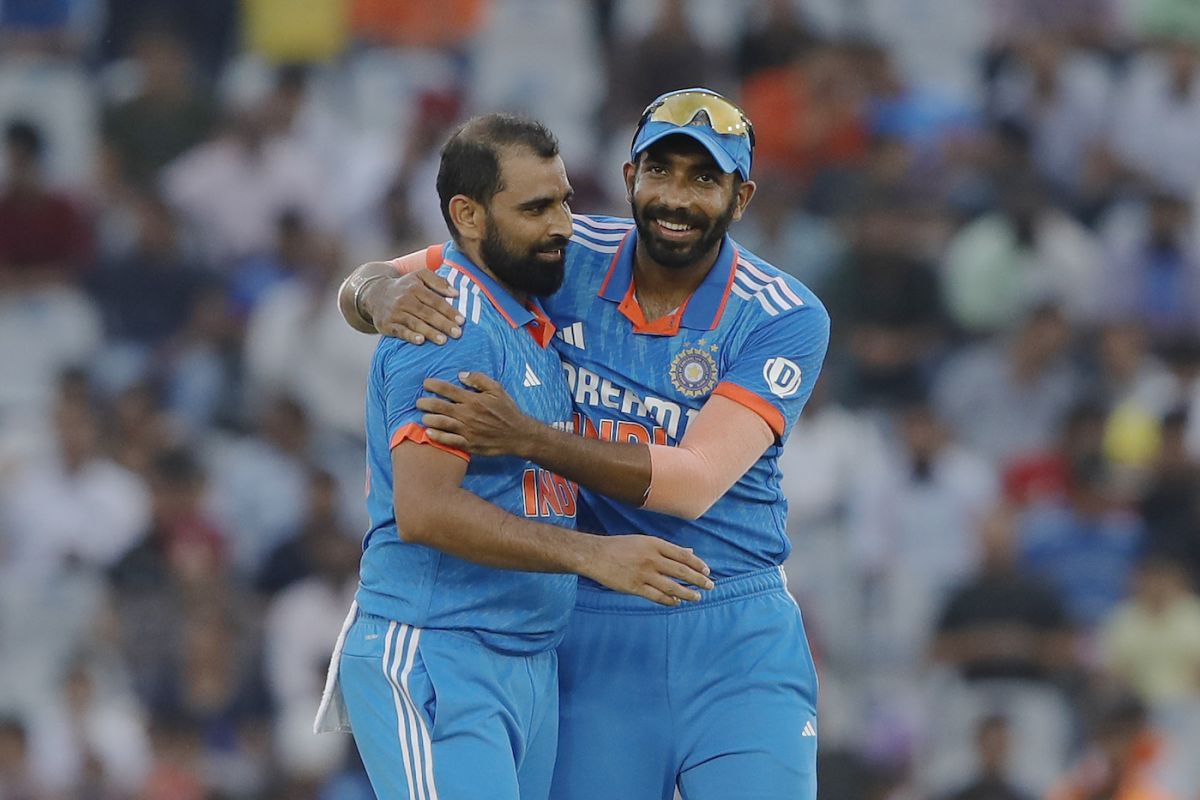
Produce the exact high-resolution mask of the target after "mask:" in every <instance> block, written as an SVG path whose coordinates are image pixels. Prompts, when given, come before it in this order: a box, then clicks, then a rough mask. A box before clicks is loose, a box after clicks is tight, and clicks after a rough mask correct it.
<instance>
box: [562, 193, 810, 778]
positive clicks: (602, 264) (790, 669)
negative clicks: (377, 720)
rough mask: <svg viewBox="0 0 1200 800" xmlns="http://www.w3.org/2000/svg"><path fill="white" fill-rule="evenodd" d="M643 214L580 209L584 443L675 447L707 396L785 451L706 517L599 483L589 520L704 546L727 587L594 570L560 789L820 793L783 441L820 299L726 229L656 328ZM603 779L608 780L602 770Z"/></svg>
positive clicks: (575, 302)
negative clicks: (650, 592)
mask: <svg viewBox="0 0 1200 800" xmlns="http://www.w3.org/2000/svg"><path fill="white" fill-rule="evenodd" d="M636 237H637V233H636V231H635V230H634V226H633V222H632V221H631V220H627V219H615V218H611V217H587V216H576V217H575V234H574V236H573V238H572V239H571V244H570V246H569V247H568V248H567V273H566V281H565V284H564V286H563V288H562V290H560V291H559V292H558V294H556V295H554V297H553V298H551V299H550V300H549V301H548V302H547V304H546V308H547V310H548V311H549V312H550V315H551V318H552V319H553V320H554V321H555V324H556V325H557V326H558V334H557V337H556V342H555V343H556V345H557V347H558V350H559V352H560V354H561V355H562V357H563V368H564V369H565V370H566V372H567V378H568V382H569V384H570V389H571V395H572V399H573V400H574V402H575V412H576V425H577V429H578V430H581V431H582V432H583V433H584V434H585V435H587V436H594V437H598V438H601V439H607V440H612V441H621V442H625V441H631V442H649V443H657V444H664V445H675V444H678V443H679V441H680V440H681V439H682V438H683V436H684V434H685V432H686V431H687V426H688V423H689V422H690V421H691V419H692V418H693V417H694V416H695V415H696V414H697V413H698V412H699V410H700V408H701V407H702V406H703V405H704V404H705V402H707V400H708V399H709V398H710V397H712V396H714V395H717V396H722V397H726V398H729V399H731V400H733V401H735V402H738V403H741V404H742V405H744V406H746V407H747V408H750V409H751V410H753V411H754V412H755V413H757V414H759V415H760V416H761V417H762V418H763V419H764V420H765V421H766V423H767V424H768V425H769V426H770V427H771V430H772V431H774V432H775V437H776V441H775V445H774V446H772V447H769V448H767V450H766V452H765V453H763V455H762V457H761V458H759V459H758V461H757V462H756V463H755V464H754V466H752V467H751V468H750V469H749V471H747V472H746V474H745V475H743V476H742V477H741V478H740V479H739V480H738V481H737V483H735V484H734V485H733V487H732V488H731V489H730V490H729V491H728V492H727V493H726V494H725V495H724V496H723V497H722V498H721V499H719V500H718V501H717V502H716V503H715V504H714V505H713V506H712V508H711V509H709V511H708V512H707V513H705V514H704V515H703V516H702V517H701V518H700V519H698V520H695V521H690V520H683V519H678V518H675V517H670V516H666V515H664V514H657V513H654V512H650V511H644V510H641V509H637V508H633V507H631V506H629V505H626V504H625V503H621V502H618V501H616V500H612V499H609V498H607V497H603V496H600V495H597V494H595V493H594V492H588V493H587V494H586V497H585V500H586V502H585V503H584V504H583V505H582V506H581V508H582V509H583V510H584V511H588V510H590V512H591V516H594V517H595V518H596V519H595V520H591V519H588V520H587V521H581V523H580V524H581V526H583V527H587V528H588V529H592V526H593V523H597V524H598V529H599V530H602V531H605V532H607V533H611V534H619V533H629V532H639V533H647V534H652V535H655V536H661V537H663V538H664V539H668V540H670V541H672V542H674V543H676V544H679V545H682V546H684V547H691V548H693V549H694V550H695V552H696V555H698V556H700V557H701V558H703V559H704V560H705V561H706V562H707V563H708V565H709V566H710V567H711V568H712V571H713V576H714V577H715V578H716V584H717V585H716V588H715V589H713V590H712V591H710V592H706V593H705V594H704V596H703V597H702V599H701V600H700V601H699V602H698V603H683V604H681V605H679V606H677V607H674V608H662V607H660V606H654V605H652V604H651V603H649V602H648V601H646V600H643V599H641V598H638V597H629V596H626V595H621V594H618V593H616V592H612V591H609V590H607V589H604V588H603V587H600V586H597V585H595V584H593V583H591V582H590V581H581V582H580V586H579V599H578V600H577V602H576V606H575V615H574V617H573V618H572V620H571V624H570V626H569V627H568V629H567V635H566V638H565V639H564V640H563V642H562V644H561V645H560V646H559V649H558V657H559V682H560V688H561V693H560V718H559V748H558V759H557V761H556V763H555V771H554V784H553V788H552V789H551V795H550V796H551V800H609V799H610V798H613V797H636V798H639V799H642V800H670V798H671V797H673V796H674V794H675V788H676V787H678V788H679V791H680V793H681V794H682V796H683V797H684V800H730V799H731V798H756V800H813V798H815V797H816V751H817V679H816V671H815V667H814V665H813V660H812V654H811V653H810V651H809V648H808V643H807V641H806V639H805V635H804V625H803V621H802V620H801V616H800V610H799V608H797V606H796V603H795V601H794V600H793V599H792V598H791V596H790V595H789V594H788V592H787V588H786V586H785V582H784V579H783V575H782V572H781V568H780V567H779V565H780V564H782V563H783V560H784V559H785V558H787V556H788V552H789V549H790V547H789V543H788V538H787V531H786V528H785V521H786V519H787V503H786V500H785V499H784V496H783V492H782V491H781V490H780V486H779V467H778V456H779V451H780V447H781V446H782V444H783V442H784V440H785V439H786V438H787V435H788V432H789V431H790V429H791V427H792V425H793V424H794V423H795V421H796V418H797V417H798V416H799V414H800V410H801V408H802V407H803V406H804V403H805V401H806V400H807V399H808V397H809V395H810V394H811V393H812V389H813V385H814V384H815V383H816V380H817V375H818V373H819V372H820V370H821V362H822V360H823V358H824V356H825V350H826V347H827V344H828V341H829V316H828V315H827V314H826V312H825V309H824V307H823V306H822V305H821V303H820V301H818V300H817V298H816V297H815V296H814V295H813V294H812V292H810V291H809V290H808V289H807V288H806V287H805V286H803V285H802V284H801V283H800V282H799V281H797V280H795V279H794V278H792V277H790V276H788V275H786V274H784V273H783V272H780V271H779V270H777V269H775V268H774V267H772V266H770V265H769V264H767V263H765V262H763V261H762V260H760V259H758V258H756V257H755V256H754V255H753V254H751V253H749V252H746V251H745V250H743V249H742V248H741V247H739V246H738V245H737V244H736V243H735V242H734V241H733V240H732V239H730V238H729V237H726V238H725V240H724V242H723V243H722V245H721V250H720V253H719V255H718V257H717V260H716V263H715V264H714V266H713V268H712V270H711V271H710V272H709V274H708V275H707V277H706V278H705V279H704V281H703V282H702V283H701V284H700V286H699V287H698V288H697V289H696V291H695V292H694V293H693V294H692V296H691V297H690V298H689V299H688V300H687V301H686V302H685V303H684V304H683V305H682V306H681V307H680V308H679V309H677V310H676V311H675V312H674V313H672V314H670V315H668V316H667V317H666V318H664V319H661V320H655V321H653V322H649V323H648V322H647V321H646V320H645V319H644V318H643V315H642V312H641V309H640V307H639V306H638V303H637V300H636V297H635V295H634V291H633V257H634V250H635V248H636V245H637V238H636ZM599 775H603V776H605V777H604V779H603V780H597V777H596V776H599Z"/></svg>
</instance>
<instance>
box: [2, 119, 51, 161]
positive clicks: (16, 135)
mask: <svg viewBox="0 0 1200 800" xmlns="http://www.w3.org/2000/svg"><path fill="white" fill-rule="evenodd" d="M4 142H5V144H7V145H8V146H9V147H18V148H21V149H23V150H25V151H26V152H27V153H29V154H30V155H31V156H33V157H34V158H37V157H39V156H40V155H41V154H42V151H43V150H44V149H45V146H46V145H45V142H44V140H43V139H42V132H41V131H40V130H38V127H37V125H34V124H33V123H32V122H30V121H29V120H27V119H14V120H12V121H10V122H9V123H8V126H7V127H6V128H5V130H4Z"/></svg>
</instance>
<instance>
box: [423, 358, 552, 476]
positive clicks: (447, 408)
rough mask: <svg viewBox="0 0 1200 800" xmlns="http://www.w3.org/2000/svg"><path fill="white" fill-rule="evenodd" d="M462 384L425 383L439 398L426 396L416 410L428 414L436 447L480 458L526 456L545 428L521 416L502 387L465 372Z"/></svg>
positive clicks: (426, 418)
mask: <svg viewBox="0 0 1200 800" xmlns="http://www.w3.org/2000/svg"><path fill="white" fill-rule="evenodd" d="M458 377H459V380H461V381H462V382H463V386H466V387H467V388H463V387H462V386H455V385H454V384H453V383H449V382H448V381H443V380H438V379H437V378H426V379H425V384H424V385H425V391H427V392H432V393H433V394H435V395H440V397H422V398H421V399H419V400H417V408H419V409H420V410H422V411H424V412H425V416H424V417H422V418H421V423H422V424H423V425H424V426H425V427H426V428H427V429H428V431H429V438H430V439H433V440H434V441H435V442H437V443H438V444H442V445H446V446H447V447H453V448H455V449H456V450H465V451H467V452H468V453H475V454H476V455H481V456H497V455H517V456H523V457H528V453H529V452H530V449H531V443H532V442H533V440H534V439H535V438H536V437H537V436H538V434H539V433H541V432H542V429H543V428H544V427H545V426H544V425H542V423H540V422H538V421H537V420H535V419H533V418H532V417H529V416H526V415H525V414H523V413H521V410H520V409H519V408H517V404H516V403H515V402H513V399H512V398H511V397H509V396H508V393H507V392H505V391H504V387H503V386H501V385H500V384H499V383H496V381H494V380H492V379H491V378H489V377H488V376H486V375H483V374H481V373H478V372H461V373H459V376H458Z"/></svg>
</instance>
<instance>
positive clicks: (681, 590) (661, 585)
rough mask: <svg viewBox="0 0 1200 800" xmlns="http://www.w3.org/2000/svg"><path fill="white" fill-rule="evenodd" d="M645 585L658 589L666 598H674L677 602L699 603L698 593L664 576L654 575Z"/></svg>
mask: <svg viewBox="0 0 1200 800" xmlns="http://www.w3.org/2000/svg"><path fill="white" fill-rule="evenodd" d="M646 583H647V584H649V585H650V586H653V587H654V588H655V589H658V590H659V591H660V592H662V593H663V594H665V595H667V596H668V597H674V598H676V599H678V600H687V601H689V602H692V603H696V602H699V600H700V593H699V592H698V591H696V590H695V589H693V588H691V587H690V586H684V585H683V584H679V583H676V582H675V581H673V580H671V579H670V578H668V577H666V576H665V575H655V576H653V577H652V578H650V579H649V580H648V581H646Z"/></svg>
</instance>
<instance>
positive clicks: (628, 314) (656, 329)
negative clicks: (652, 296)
mask: <svg viewBox="0 0 1200 800" xmlns="http://www.w3.org/2000/svg"><path fill="white" fill-rule="evenodd" d="M691 299H692V297H691V295H688V299H687V300H684V301H683V305H681V306H680V307H679V308H677V309H675V310H674V311H672V312H671V313H670V314H668V315H667V316H665V317H659V318H658V319H656V320H654V321H653V322H648V321H647V320H646V312H644V311H642V306H641V304H640V303H638V301H637V296H636V295H635V294H634V293H633V281H632V280H631V281H630V282H629V288H628V289H626V290H625V297H623V298H622V299H621V302H620V303H618V304H617V310H618V311H620V312H621V314H622V315H623V316H624V317H625V319H627V320H629V321H630V322H631V323H632V324H633V332H634V333H650V334H654V335H657V336H674V335H675V334H677V333H679V323H680V322H681V321H683V312H684V309H686V308H687V304H688V302H689V301H690V300H691Z"/></svg>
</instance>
